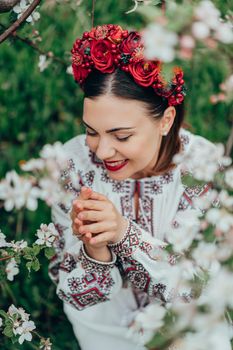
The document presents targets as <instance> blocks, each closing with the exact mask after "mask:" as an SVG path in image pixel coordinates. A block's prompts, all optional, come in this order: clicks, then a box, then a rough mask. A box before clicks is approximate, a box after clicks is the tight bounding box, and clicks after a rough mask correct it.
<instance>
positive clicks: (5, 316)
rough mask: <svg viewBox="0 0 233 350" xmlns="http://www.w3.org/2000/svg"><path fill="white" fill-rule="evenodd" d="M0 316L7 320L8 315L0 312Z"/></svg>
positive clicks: (2, 311)
mask: <svg viewBox="0 0 233 350" xmlns="http://www.w3.org/2000/svg"><path fill="white" fill-rule="evenodd" d="M0 315H1V316H3V317H4V318H8V315H7V313H6V312H5V311H4V310H0Z"/></svg>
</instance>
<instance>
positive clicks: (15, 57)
mask: <svg viewBox="0 0 233 350" xmlns="http://www.w3.org/2000/svg"><path fill="white" fill-rule="evenodd" d="M177 2H178V1H177ZM180 2H182V1H180ZM213 2H214V3H215V4H216V5H217V6H218V7H219V8H220V10H221V11H222V13H223V14H225V13H226V12H227V10H229V8H230V3H231V2H230V1H220V0H218V1H213ZM132 7H133V1H131V0H97V1H96V4H95V16H94V24H95V25H97V24H103V23H114V24H120V25H122V26H123V27H127V28H128V29H129V28H137V29H141V28H142V27H143V26H144V25H145V24H146V22H145V19H144V18H142V17H141V15H140V14H139V13H131V14H126V13H125V12H126V11H128V10H129V9H131V8H132ZM91 11H92V1H91V0H85V1H84V0H83V1H77V0H76V1H72V0H70V1H69V0H68V1H65V0H64V1H59V2H58V1H57V2H56V1H55V0H47V1H42V3H41V6H40V8H39V12H40V14H41V19H40V20H39V21H38V22H36V23H35V25H34V26H32V25H28V24H25V25H24V26H23V27H22V28H21V29H19V30H18V31H17V35H19V36H20V37H22V38H29V40H31V39H32V38H33V36H34V37H35V32H34V31H35V30H37V31H39V35H40V36H41V38H42V41H41V42H39V41H37V43H36V45H37V46H38V47H39V48H40V49H41V50H42V51H45V52H48V51H52V52H53V54H54V55H55V56H56V57H58V58H60V59H61V60H62V61H63V63H60V62H58V61H53V62H52V64H51V65H49V67H48V68H47V69H46V70H44V71H43V72H40V71H39V68H38V62H39V55H40V53H39V52H38V51H36V50H34V49H33V48H32V47H30V46H29V45H27V44H25V43H24V42H23V41H21V40H19V39H17V38H12V37H11V39H8V40H7V41H5V42H4V43H3V44H1V45H0V72H1V73H0V178H3V177H4V176H5V173H6V172H7V171H9V170H11V169H16V170H18V169H19V168H18V164H19V162H20V161H21V160H28V159H30V158H32V157H37V156H38V152H39V150H40V149H41V148H42V146H43V145H44V144H46V143H53V142H55V141H57V140H59V141H61V142H65V141H66V140H68V139H70V138H71V137H73V136H75V135H77V134H80V133H81V132H82V130H81V127H80V124H79V121H80V118H81V116H82V92H81V90H80V89H79V88H78V86H77V85H76V84H75V83H74V81H73V78H72V76H71V75H68V74H67V73H66V68H67V66H68V65H70V61H69V53H70V49H71V47H72V43H73V41H74V40H75V38H76V37H77V36H79V35H80V34H81V33H82V32H83V31H84V30H89V29H90V28H91ZM207 15H208V14H207ZM10 20H14V18H13V17H12V14H11V15H10V16H9V13H4V14H0V24H2V25H4V26H6V27H7V26H9V24H10ZM180 20H182V18H181V19H180ZM229 69H230V62H229V54H228V53H226V54H225V53H224V52H220V53H219V52H214V51H213V52H212V53H211V54H209V53H205V52H203V53H202V54H197V55H196V56H195V57H194V59H193V61H192V63H189V62H187V63H185V64H184V70H185V77H186V85H187V88H188V95H187V98H186V119H187V121H188V122H189V123H190V124H191V125H192V128H191V131H193V132H194V133H198V134H201V135H203V136H205V137H207V138H208V139H210V140H212V141H214V142H223V143H226V141H227V139H228V137H229V133H230V128H231V124H232V114H233V113H232V112H233V106H232V104H229V103H224V102H222V103H218V104H216V105H213V104H211V103H210V96H211V95H213V94H215V93H218V92H219V84H220V83H221V82H222V81H224V80H225V78H226V77H227V76H228V75H229ZM0 210H1V214H0V221H1V223H0V228H1V229H2V232H4V233H5V234H6V235H7V236H8V237H9V239H15V240H19V239H26V240H27V241H28V242H33V241H34V239H35V236H34V234H35V232H36V229H37V228H39V225H40V224H41V223H42V222H43V223H49V222H50V210H49V208H47V207H46V206H45V205H44V204H43V203H40V205H39V208H38V210H37V211H36V212H28V211H25V212H21V211H20V212H16V211H15V212H11V213H6V212H4V210H3V209H2V208H0ZM41 264H42V269H41V270H40V271H39V272H38V273H32V274H31V275H30V276H29V275H28V273H27V271H26V270H25V269H21V272H20V274H19V275H18V276H16V277H15V281H14V282H13V283H10V284H7V283H5V282H0V288H1V289H0V295H1V297H0V309H7V308H8V306H9V305H10V304H11V303H12V302H13V303H14V304H15V305H16V306H22V307H23V308H25V310H26V311H27V312H29V313H31V319H32V320H34V321H35V323H36V325H37V330H38V332H39V333H40V334H41V335H43V336H45V337H50V338H51V340H52V342H53V349H55V350H77V349H79V347H78V344H77V342H76V340H75V338H74V335H73V333H72V329H71V326H70V325H69V323H68V321H67V320H66V318H65V316H64V314H63V312H62V303H61V302H60V301H59V300H58V298H57V297H56V294H55V286H54V285H53V284H52V282H51V281H50V280H49V278H48V276H47V264H48V262H47V260H46V259H43V258H42V259H41ZM35 344H36V343H34V345H33V343H26V342H25V343H24V344H23V345H22V346H20V345H17V344H14V345H12V344H11V342H10V341H8V339H6V338H4V337H0V349H4V350H5V349H10V350H13V349H14V350H16V349H33V348H38V347H35ZM93 350H94V349H93Z"/></svg>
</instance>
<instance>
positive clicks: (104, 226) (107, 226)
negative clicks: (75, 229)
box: [79, 222, 115, 234]
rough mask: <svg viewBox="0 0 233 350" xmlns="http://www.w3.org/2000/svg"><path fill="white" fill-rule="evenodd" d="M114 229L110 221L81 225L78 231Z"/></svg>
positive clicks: (93, 231) (96, 231) (97, 231)
mask: <svg viewBox="0 0 233 350" xmlns="http://www.w3.org/2000/svg"><path fill="white" fill-rule="evenodd" d="M113 229H115V228H114V227H113V224H112V223H111V222H96V223H94V224H91V225H83V226H81V227H80V228H79V233H87V232H91V233H92V234H96V233H102V232H105V231H111V230H113Z"/></svg>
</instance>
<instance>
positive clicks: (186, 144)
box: [179, 128, 216, 153]
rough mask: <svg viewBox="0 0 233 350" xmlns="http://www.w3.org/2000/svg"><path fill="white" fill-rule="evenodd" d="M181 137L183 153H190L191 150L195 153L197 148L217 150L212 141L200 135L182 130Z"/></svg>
mask: <svg viewBox="0 0 233 350" xmlns="http://www.w3.org/2000/svg"><path fill="white" fill-rule="evenodd" d="M179 136H180V141H181V146H182V151H183V152H184V153H186V152H189V151H190V149H192V151H193V150H194V149H197V148H198V149H199V148H201V147H205V148H207V147H208V148H210V149H211V150H215V149H216V145H215V144H214V143H212V142H211V141H209V140H208V139H206V138H205V137H203V136H200V135H195V134H193V133H191V132H190V131H188V130H186V129H184V128H181V129H180V132H179Z"/></svg>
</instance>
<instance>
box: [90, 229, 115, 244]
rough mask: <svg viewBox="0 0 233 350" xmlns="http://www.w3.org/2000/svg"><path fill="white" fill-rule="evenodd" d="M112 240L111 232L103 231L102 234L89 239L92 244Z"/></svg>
mask: <svg viewBox="0 0 233 350" xmlns="http://www.w3.org/2000/svg"><path fill="white" fill-rule="evenodd" d="M109 242H111V234H110V232H103V233H101V234H99V235H98V236H95V237H92V238H91V239H90V240H89V242H88V243H89V244H90V245H93V246H94V245H97V244H99V243H109Z"/></svg>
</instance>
